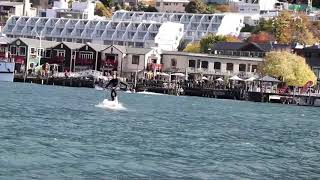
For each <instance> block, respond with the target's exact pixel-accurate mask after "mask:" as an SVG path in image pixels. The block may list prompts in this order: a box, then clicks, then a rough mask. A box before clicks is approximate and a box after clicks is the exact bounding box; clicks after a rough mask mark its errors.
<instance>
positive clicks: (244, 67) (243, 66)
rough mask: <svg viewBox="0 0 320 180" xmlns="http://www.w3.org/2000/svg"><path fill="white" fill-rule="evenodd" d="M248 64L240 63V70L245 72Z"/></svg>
mask: <svg viewBox="0 0 320 180" xmlns="http://www.w3.org/2000/svg"><path fill="white" fill-rule="evenodd" d="M246 68H247V67H246V65H245V64H239V71H240V72H245V71H246Z"/></svg>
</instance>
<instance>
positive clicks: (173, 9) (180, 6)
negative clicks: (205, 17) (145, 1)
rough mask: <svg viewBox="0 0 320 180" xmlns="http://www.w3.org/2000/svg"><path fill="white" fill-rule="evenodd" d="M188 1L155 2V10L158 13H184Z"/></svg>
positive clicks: (165, 0)
mask: <svg viewBox="0 0 320 180" xmlns="http://www.w3.org/2000/svg"><path fill="white" fill-rule="evenodd" d="M189 2H190V0H157V1H156V8H157V10H158V11H159V12H170V13H184V12H185V7H186V5H188V3H189Z"/></svg>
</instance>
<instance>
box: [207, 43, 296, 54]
mask: <svg viewBox="0 0 320 180" xmlns="http://www.w3.org/2000/svg"><path fill="white" fill-rule="evenodd" d="M247 46H255V47H256V48H258V49H259V50H261V51H264V52H269V51H272V50H279V49H282V50H283V49H290V48H292V47H291V46H290V45H286V44H276V43H253V42H217V43H215V44H214V45H213V47H212V50H231V51H239V50H241V49H242V48H244V47H247Z"/></svg>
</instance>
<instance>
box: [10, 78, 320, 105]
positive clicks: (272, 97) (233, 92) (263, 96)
mask: <svg viewBox="0 0 320 180" xmlns="http://www.w3.org/2000/svg"><path fill="white" fill-rule="evenodd" d="M14 82H20V83H35V84H42V85H54V86H67V87H85V88H94V87H95V81H94V80H93V79H90V78H38V77H32V78H31V77H27V78H26V79H24V77H21V76H20V77H17V76H16V77H15V78H14ZM181 88H182V89H183V92H181V91H180V90H181ZM143 91H146V92H152V93H159V94H168V95H174V96H198V97H206V98H215V99H229V100H240V101H250V102H262V103H278V104H291V105H298V106H313V107H320V96H306V95H292V94H279V93H267V92H253V91H244V90H241V89H217V88H204V87H188V86H187V85H181V87H180V88H179V89H178V88H172V87H171V88H169V87H159V86H151V85H146V84H144V83H138V84H137V88H136V92H143Z"/></svg>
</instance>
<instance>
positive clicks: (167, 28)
mask: <svg viewBox="0 0 320 180" xmlns="http://www.w3.org/2000/svg"><path fill="white" fill-rule="evenodd" d="M183 29H184V26H183V24H180V23H172V22H167V23H163V24H162V25H161V26H160V28H159V32H158V34H157V35H156V37H155V43H156V44H157V46H158V47H160V48H161V49H162V50H167V51H170V50H177V49H176V48H177V47H178V46H179V43H180V40H181V39H182V38H183ZM168 32H170V33H168Z"/></svg>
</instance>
